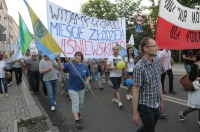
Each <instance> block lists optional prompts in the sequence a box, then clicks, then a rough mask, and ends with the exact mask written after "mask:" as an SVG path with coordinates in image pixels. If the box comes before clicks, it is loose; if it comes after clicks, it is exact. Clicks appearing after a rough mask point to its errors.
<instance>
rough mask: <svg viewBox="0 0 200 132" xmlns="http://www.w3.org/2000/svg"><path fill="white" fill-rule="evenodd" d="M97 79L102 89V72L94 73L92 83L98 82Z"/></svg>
mask: <svg viewBox="0 0 200 132" xmlns="http://www.w3.org/2000/svg"><path fill="white" fill-rule="evenodd" d="M96 77H97V82H98V84H99V85H100V86H99V87H101V73H100V72H95V73H92V82H93V83H95V82H96Z"/></svg>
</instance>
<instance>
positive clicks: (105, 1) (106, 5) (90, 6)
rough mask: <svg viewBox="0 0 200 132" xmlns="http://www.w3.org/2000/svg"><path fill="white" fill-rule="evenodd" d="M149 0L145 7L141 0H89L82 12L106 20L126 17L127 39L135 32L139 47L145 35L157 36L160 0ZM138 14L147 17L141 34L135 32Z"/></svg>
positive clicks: (190, 1) (193, 1)
mask: <svg viewBox="0 0 200 132" xmlns="http://www.w3.org/2000/svg"><path fill="white" fill-rule="evenodd" d="M149 1H150V3H151V4H150V6H148V7H144V6H141V0H136V1H135V0H134V1H133V0H116V2H115V3H111V2H110V1H109V0H89V1H88V2H86V3H84V4H83V5H82V6H81V13H82V14H85V15H87V16H90V17H95V18H98V19H105V20H117V19H119V18H122V17H125V18H126V38H127V39H126V40H127V42H128V41H129V38H130V35H131V34H133V35H134V38H135V42H136V47H137V45H139V42H140V40H141V39H142V38H143V37H147V36H148V37H153V38H154V37H155V33H156V25H157V19H158V12H159V3H160V0H158V3H155V1H154V0H149ZM178 2H179V3H180V4H182V5H184V6H186V7H190V8H194V7H195V6H196V5H198V4H199V5H200V0H178ZM145 9H147V10H149V12H150V13H149V15H143V14H144V13H143V11H144V10H145ZM137 15H141V16H143V18H144V19H145V22H144V24H143V32H142V33H141V34H136V33H135V23H134V19H135V17H136V16H137Z"/></svg>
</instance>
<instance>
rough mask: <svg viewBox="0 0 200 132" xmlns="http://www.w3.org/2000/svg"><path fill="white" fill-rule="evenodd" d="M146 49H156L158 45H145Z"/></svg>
mask: <svg viewBox="0 0 200 132" xmlns="http://www.w3.org/2000/svg"><path fill="white" fill-rule="evenodd" d="M147 47H153V48H156V47H158V45H147Z"/></svg>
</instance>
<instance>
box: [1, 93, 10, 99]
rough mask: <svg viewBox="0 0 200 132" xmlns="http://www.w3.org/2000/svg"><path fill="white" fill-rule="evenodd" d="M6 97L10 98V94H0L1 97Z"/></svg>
mask: <svg viewBox="0 0 200 132" xmlns="http://www.w3.org/2000/svg"><path fill="white" fill-rule="evenodd" d="M4 96H5V97H6V98H8V97H9V95H8V94H7V93H6V94H0V98H3V97H4Z"/></svg>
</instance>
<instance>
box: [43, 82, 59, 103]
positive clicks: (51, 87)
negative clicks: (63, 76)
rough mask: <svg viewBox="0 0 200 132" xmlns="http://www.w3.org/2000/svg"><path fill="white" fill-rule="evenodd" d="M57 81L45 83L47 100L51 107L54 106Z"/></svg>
mask: <svg viewBox="0 0 200 132" xmlns="http://www.w3.org/2000/svg"><path fill="white" fill-rule="evenodd" d="M56 84H57V80H50V81H45V85H46V88H47V93H48V98H49V102H50V105H51V106H55V98H56Z"/></svg>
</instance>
